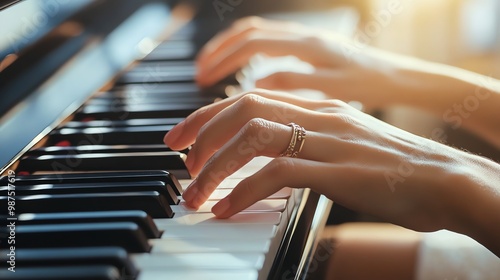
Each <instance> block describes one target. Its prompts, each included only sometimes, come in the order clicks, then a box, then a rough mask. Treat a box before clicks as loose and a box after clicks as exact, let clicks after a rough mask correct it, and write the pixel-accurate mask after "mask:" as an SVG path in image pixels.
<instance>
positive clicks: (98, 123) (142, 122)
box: [60, 118, 184, 128]
mask: <svg viewBox="0 0 500 280" xmlns="http://www.w3.org/2000/svg"><path fill="white" fill-rule="evenodd" d="M183 120H184V118H169V119H168V118H167V119H131V120H124V121H111V120H94V121H86V122H78V121H71V122H67V123H65V124H64V125H63V126H62V127H60V128H91V127H111V128H114V127H131V126H155V125H176V124H178V123H180V122H181V121H183Z"/></svg>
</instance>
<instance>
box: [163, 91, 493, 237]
mask: <svg viewBox="0 0 500 280" xmlns="http://www.w3.org/2000/svg"><path fill="white" fill-rule="evenodd" d="M289 122H295V123H297V124H299V125H301V126H303V127H304V128H305V129H306V130H307V138H306V142H305V144H304V147H303V150H302V152H301V153H300V154H299V155H298V158H286V157H279V155H280V154H281V153H282V152H283V151H284V150H285V149H286V147H287V145H288V142H289V141H290V135H291V133H292V129H291V128H290V127H289V126H287V125H286V124H287V123H289ZM252 139H254V140H255V141H261V143H260V144H261V146H262V147H263V148H260V149H249V148H250V147H251V146H250V144H249V143H250V142H251V141H252ZM164 140H165V143H166V144H167V145H168V146H169V147H171V148H173V149H178V150H180V149H184V148H186V147H188V146H190V145H193V144H194V145H193V148H192V149H191V151H190V153H189V155H188V159H187V162H186V164H187V166H188V168H189V170H190V172H191V173H192V175H193V176H197V178H196V179H195V180H194V181H193V183H192V184H191V185H190V186H189V188H188V189H187V190H186V191H185V192H184V194H183V197H184V199H185V200H186V203H187V204H188V206H190V207H193V208H198V207H199V206H201V204H203V203H204V202H205V201H206V200H207V198H208V196H209V195H210V194H211V193H212V192H213V190H214V189H215V188H216V187H217V186H218V185H219V183H220V182H221V181H222V180H223V179H224V178H226V177H227V176H229V175H230V174H232V173H234V172H235V171H236V170H238V169H239V168H240V167H242V166H243V165H245V164H246V163H247V162H249V161H250V160H251V159H252V158H254V157H256V156H268V157H273V158H275V159H274V160H272V161H271V162H270V163H269V164H268V165H267V166H265V167H264V168H263V169H262V170H260V171H259V172H257V173H256V174H255V175H253V176H250V177H248V178H246V179H244V180H242V181H241V182H240V183H239V184H238V185H237V186H236V187H235V188H234V190H233V191H232V193H231V194H229V195H228V197H226V198H224V199H223V200H221V201H220V202H219V203H218V204H217V205H215V206H214V208H213V209H212V211H213V212H214V214H215V215H216V216H218V217H220V218H226V217H230V216H231V215H234V214H236V213H237V212H239V211H241V210H243V209H245V208H247V207H248V206H250V205H252V204H253V203H255V202H257V201H258V200H260V199H264V198H266V197H268V196H269V195H271V194H273V193H275V192H276V191H278V190H279V189H281V188H283V187H292V188H305V187H309V188H311V189H313V190H314V191H316V192H318V193H321V194H324V195H326V196H327V197H329V198H330V199H332V200H333V201H335V202H336V203H339V204H341V205H344V206H346V207H349V208H351V209H354V210H357V211H360V212H364V213H369V214H372V215H375V216H378V217H380V218H382V219H385V220H387V221H390V222H392V223H395V224H398V225H402V226H404V227H407V228H410V229H414V230H419V231H434V230H438V229H443V228H446V229H452V230H455V229H460V230H462V232H463V230H467V228H468V225H469V224H468V223H469V222H470V220H469V218H468V217H469V216H471V214H470V213H467V215H465V214H464V213H466V212H467V211H468V210H469V209H468V207H464V206H466V205H467V204H468V202H467V201H466V200H465V202H466V203H464V196H465V198H467V199H479V197H485V196H488V195H490V196H491V194H495V191H496V192H497V194H498V192H500V191H499V189H498V186H495V185H494V184H492V182H491V181H488V180H486V181H485V179H484V178H483V174H482V173H481V172H483V169H481V168H482V167H481V166H485V165H486V166H489V168H493V170H496V171H499V169H500V168H499V166H498V165H495V164H494V163H491V162H489V161H487V160H485V159H482V158H480V157H476V156H473V155H470V154H467V153H465V152H462V151H459V150H456V149H454V148H451V147H448V146H445V145H442V144H440V143H437V142H434V141H431V140H428V139H425V138H421V137H419V136H416V135H413V134H411V133H408V132H406V131H403V130H401V129H398V128H396V127H393V126H391V125H389V124H386V123H384V122H382V121H380V120H378V119H376V118H373V117H371V116H370V115H367V114H365V113H363V112H361V111H358V110H356V109H354V108H352V107H351V106H349V105H347V104H345V103H343V102H341V101H338V100H328V101H312V100H308V99H302V98H298V97H295V96H292V95H288V94H286V93H278V92H271V91H265V90H258V91H255V92H253V93H249V94H242V95H238V96H233V97H230V98H228V99H225V100H222V101H220V102H217V103H214V104H211V105H208V106H206V107H203V108H201V109H200V110H198V111H196V112H195V113H193V114H192V115H190V116H189V117H188V118H186V120H185V121H184V122H183V123H181V124H179V125H178V126H176V127H175V128H174V129H173V130H171V131H170V132H169V133H168V134H167V135H166V136H165V139H164ZM497 173H498V174H500V172H497ZM486 175H487V176H490V177H491V173H488V174H486ZM496 179H497V180H498V179H499V178H496ZM479 180H483V181H482V182H478V181H479ZM457 186H459V187H461V191H460V192H457V190H456V188H457ZM481 199H483V198H481ZM483 200H484V199H483ZM472 201H473V202H475V203H477V202H478V201H477V200H476V201H474V200H472ZM472 201H471V203H472ZM499 201H500V200H499V199H498V196H497V197H496V199H495V198H493V199H490V202H491V204H488V205H489V207H490V206H491V207H493V206H492V205H494V203H495V202H499ZM499 205H500V204H499ZM496 209H498V207H497V208H496ZM490 210H491V209H490ZM464 211H465V212H464ZM474 215H475V214H474ZM471 217H472V216H471ZM464 221H465V222H464ZM465 224H467V226H464V228H461V227H462V226H463V225H465Z"/></svg>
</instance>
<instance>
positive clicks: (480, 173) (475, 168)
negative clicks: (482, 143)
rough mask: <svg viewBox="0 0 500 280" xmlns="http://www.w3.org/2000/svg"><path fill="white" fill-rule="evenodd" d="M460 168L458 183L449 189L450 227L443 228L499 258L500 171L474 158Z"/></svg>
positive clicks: (492, 164)
mask: <svg viewBox="0 0 500 280" xmlns="http://www.w3.org/2000/svg"><path fill="white" fill-rule="evenodd" d="M462 166H463V168H461V171H462V172H461V173H460V174H457V176H456V179H457V180H456V181H455V180H454V181H453V182H450V185H449V187H451V188H450V190H451V192H450V197H451V200H450V201H451V204H450V207H449V209H450V211H449V212H448V213H449V217H450V219H449V221H450V223H449V224H448V225H447V226H446V227H447V228H448V229H449V230H452V231H455V232H458V233H462V234H465V235H467V236H469V237H471V238H473V239H475V240H476V241H478V242H479V243H481V244H483V245H484V246H485V247H487V248H488V249H490V250H491V251H492V252H493V253H495V254H496V255H497V256H500V244H499V243H498V236H499V235H500V214H499V213H500V187H499V186H498V184H499V182H500V168H499V166H498V164H496V163H494V162H492V161H490V160H487V159H485V158H482V157H479V156H475V155H467V156H466V158H465V160H464V162H463V165H462ZM453 189H455V190H454V191H453Z"/></svg>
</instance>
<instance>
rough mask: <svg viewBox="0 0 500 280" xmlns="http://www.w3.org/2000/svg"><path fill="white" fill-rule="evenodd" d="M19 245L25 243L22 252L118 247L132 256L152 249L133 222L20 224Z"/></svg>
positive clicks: (17, 240)
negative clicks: (27, 250)
mask: <svg viewBox="0 0 500 280" xmlns="http://www.w3.org/2000/svg"><path fill="white" fill-rule="evenodd" d="M2 239H3V240H2ZM5 239H6V238H0V240H2V241H6V240H5ZM16 244H19V245H20V244H22V246H21V247H22V249H24V248H26V249H34V248H65V247H66V248H67V247H102V246H105V247H109V246H113V247H114V246H117V247H122V248H124V249H125V250H127V252H132V253H143V252H149V251H150V250H151V246H150V245H149V243H148V238H147V237H146V235H145V234H144V233H143V232H142V231H141V229H140V228H139V226H138V225H136V224H134V223H132V222H111V223H83V224H65V225H62V224H53V225H18V226H16Z"/></svg>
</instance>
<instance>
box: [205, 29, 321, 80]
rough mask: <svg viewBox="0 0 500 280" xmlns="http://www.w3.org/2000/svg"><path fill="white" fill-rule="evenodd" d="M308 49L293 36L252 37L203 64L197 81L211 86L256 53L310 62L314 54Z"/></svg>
mask: <svg viewBox="0 0 500 280" xmlns="http://www.w3.org/2000/svg"><path fill="white" fill-rule="evenodd" d="M310 49H311V48H310V47H309V46H308V44H307V42H306V40H302V39H301V37H300V36H297V35H289V36H284V37H278V38H276V37H272V36H269V34H254V35H253V36H250V37H249V38H247V39H246V40H240V41H239V42H237V44H235V45H233V46H231V48H229V49H226V50H225V51H224V52H221V53H220V55H219V56H217V57H213V58H212V59H211V60H210V61H207V62H205V63H204V65H203V66H202V68H200V69H199V72H198V75H197V82H198V83H199V84H200V85H201V86H205V87H206V86H211V85H213V84H215V83H216V82H217V81H220V80H222V79H223V78H225V77H227V76H228V75H229V74H231V73H234V72H236V71H237V70H238V69H240V68H242V67H243V66H245V65H246V64H247V63H248V61H249V60H250V58H251V57H252V56H254V55H255V54H256V53H262V54H265V55H267V56H271V57H273V56H283V55H290V54H293V55H295V56H297V57H298V58H300V59H302V60H305V61H307V62H311V63H312V62H313V61H314V59H312V57H313V56H314V54H311V52H310Z"/></svg>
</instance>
